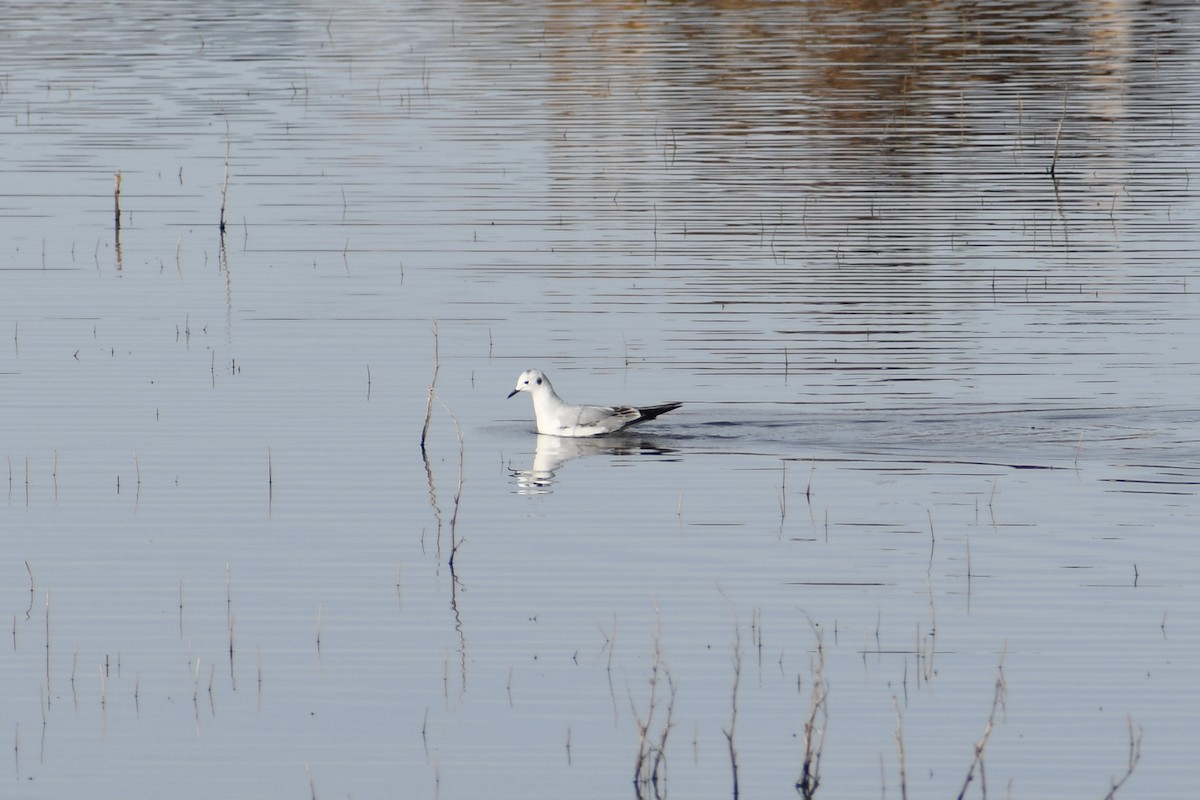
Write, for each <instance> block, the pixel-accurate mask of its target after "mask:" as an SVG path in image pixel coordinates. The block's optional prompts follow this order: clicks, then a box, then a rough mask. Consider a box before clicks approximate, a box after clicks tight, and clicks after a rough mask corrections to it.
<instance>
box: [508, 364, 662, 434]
mask: <svg viewBox="0 0 1200 800" xmlns="http://www.w3.org/2000/svg"><path fill="white" fill-rule="evenodd" d="M517 392H529V394H530V395H531V396H532V397H533V413H534V416H536V417H537V431H538V433H542V434H548V435H550V436H601V435H603V434H605V433H615V432H616V431H619V430H622V429H623V428H628V427H629V426H630V425H636V424H637V423H639V422H645V421H646V420H651V419H654V418H655V417H658V416H662V415H663V414H665V413H667V412H668V411H674V410H675V409H677V408H679V407H680V406H681V405H683V403H662V404H660V405H656V406H642V407H640V408H639V407H634V406H575V405H571V404H570V403H567V402H565V401H564V400H563V399H562V398H561V397H559V396H558V395H557V394H556V393H555V391H554V387H553V386H551V385H550V379H549V378H547V377H546V374H545V373H544V372H541V371H540V370H536V369H527V370H525V371H524V372H522V373H521V377H519V378H517V388H515V389H513V390H512V391H511V392H509V393H508V396H509V397H512V396H513V395H515V394H516V393H517Z"/></svg>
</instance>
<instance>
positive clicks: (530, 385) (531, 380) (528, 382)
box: [508, 369, 550, 397]
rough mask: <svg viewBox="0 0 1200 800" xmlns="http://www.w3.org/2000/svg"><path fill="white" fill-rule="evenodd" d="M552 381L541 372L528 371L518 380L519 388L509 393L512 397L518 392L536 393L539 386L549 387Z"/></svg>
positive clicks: (535, 370)
mask: <svg viewBox="0 0 1200 800" xmlns="http://www.w3.org/2000/svg"><path fill="white" fill-rule="evenodd" d="M549 385H550V379H549V378H547V377H546V376H545V375H543V374H542V371H541V370H537V369H527V370H525V371H524V372H522V373H521V377H519V378H517V388H515V389H513V390H512V391H511V392H509V393H508V396H509V397H512V396H513V395H514V394H516V393H517V392H536V391H537V390H538V387H539V386H549Z"/></svg>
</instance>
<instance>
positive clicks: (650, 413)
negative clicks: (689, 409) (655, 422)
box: [638, 403, 683, 422]
mask: <svg viewBox="0 0 1200 800" xmlns="http://www.w3.org/2000/svg"><path fill="white" fill-rule="evenodd" d="M682 405H683V403H662V404H660V405H657V406H644V407H641V408H639V409H638V411H639V412H641V414H642V416H641V418H640V419H639V420H638V422H646V421H647V420H652V419H654V418H655V417H661V416H662V415H663V414H666V413H667V412H668V411H674V410H675V409H677V408H679V407H680V406H682Z"/></svg>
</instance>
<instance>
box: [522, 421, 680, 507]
mask: <svg viewBox="0 0 1200 800" xmlns="http://www.w3.org/2000/svg"><path fill="white" fill-rule="evenodd" d="M671 452H673V451H672V450H671V449H670V448H667V447H663V446H662V445H660V444H659V443H658V442H657V441H655V440H654V439H652V438H648V437H643V436H622V435H619V434H618V435H610V436H603V437H598V438H593V439H579V438H569V437H563V436H547V435H545V434H540V433H539V434H538V436H537V447H536V449H535V450H534V454H533V465H532V466H531V467H530V468H529V469H513V470H512V476H513V477H514V478H515V479H516V484H517V490H516V492H517V494H526V495H535V494H550V493H551V492H553V491H554V490H553V488H551V487H552V485H553V484H554V481H555V480H556V474H557V472H558V470H559V469H561V468H562V466H563V465H564V464H566V463H567V462H568V461H571V460H572V459H575V458H579V457H580V456H588V455H608V456H643V455H645V456H662V455H667V454H669V453H671Z"/></svg>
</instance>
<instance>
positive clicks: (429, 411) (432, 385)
mask: <svg viewBox="0 0 1200 800" xmlns="http://www.w3.org/2000/svg"><path fill="white" fill-rule="evenodd" d="M441 369H442V358H441V354H440V350H439V347H438V324H437V320H434V321H433V380H432V381H430V382H429V399H428V400H427V402H426V404H425V427H423V428H422V429H421V452H422V453H424V452H425V439H426V438H428V437H429V423H430V421H431V420H432V419H433V396H434V392H435V390H436V388H437V379H438V372H440V371H441Z"/></svg>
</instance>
